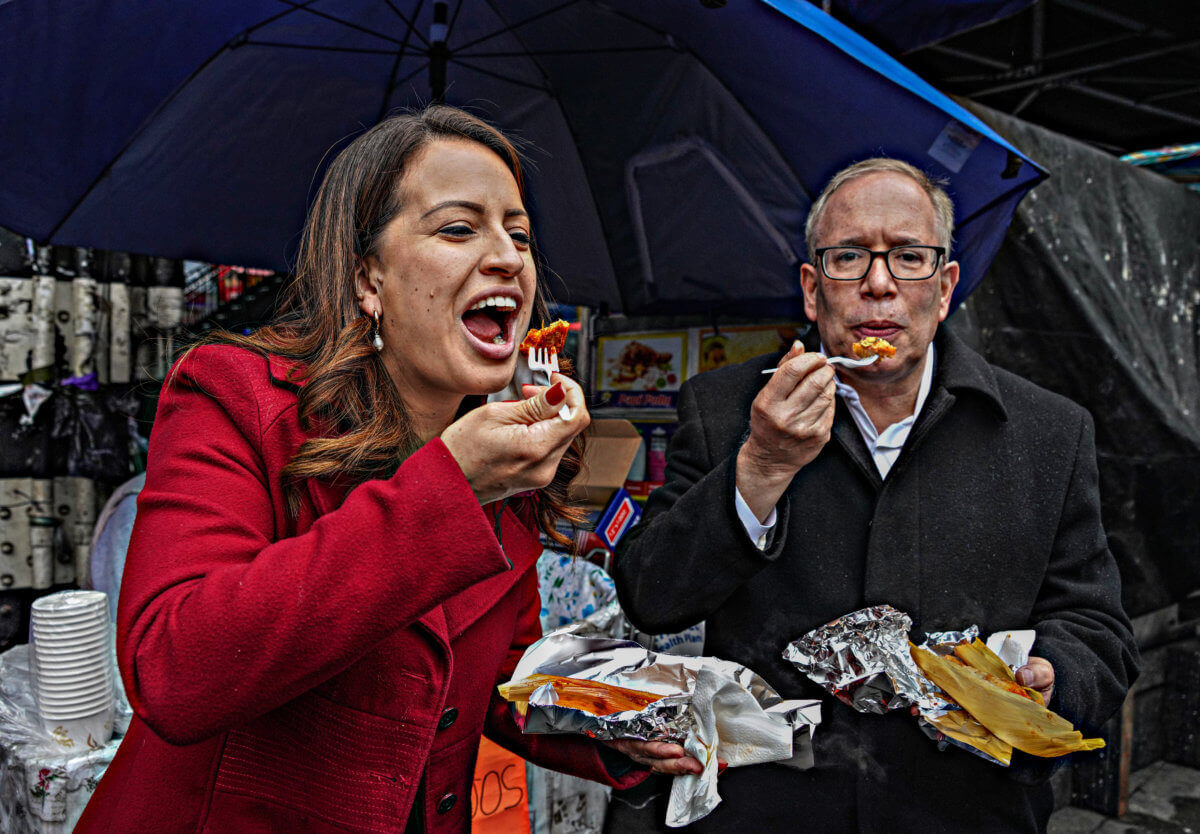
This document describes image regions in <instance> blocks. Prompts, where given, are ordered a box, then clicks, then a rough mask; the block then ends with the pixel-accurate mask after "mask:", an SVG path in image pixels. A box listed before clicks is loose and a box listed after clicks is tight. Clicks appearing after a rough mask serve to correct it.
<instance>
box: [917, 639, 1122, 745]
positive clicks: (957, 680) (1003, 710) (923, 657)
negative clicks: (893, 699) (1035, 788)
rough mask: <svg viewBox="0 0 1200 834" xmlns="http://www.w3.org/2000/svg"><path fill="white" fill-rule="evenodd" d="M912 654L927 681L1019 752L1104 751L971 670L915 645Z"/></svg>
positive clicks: (1101, 741)
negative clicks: (935, 685)
mask: <svg viewBox="0 0 1200 834" xmlns="http://www.w3.org/2000/svg"><path fill="white" fill-rule="evenodd" d="M985 648H986V647H985ZM910 652H911V654H912V658H913V662H914V663H916V664H917V667H918V668H919V669H920V670H921V672H922V673H923V674H924V675H925V676H926V677H927V678H929V679H930V680H931V681H933V682H934V683H935V684H937V685H938V686H939V687H940V688H941V689H942V690H944V691H945V692H946V694H948V695H949V696H950V697H951V698H953V699H954V700H955V701H956V702H957V703H958V705H959V706H961V707H962V708H963V709H964V710H966V711H967V712H969V713H970V714H971V715H972V716H973V717H974V718H975V719H976V720H977V721H978V722H979V723H980V724H982V725H983V726H984V727H986V728H987V729H988V730H990V731H991V732H992V733H993V734H994V735H995V736H996V737H997V738H999V739H1000V740H1001V741H1004V742H1007V743H1008V744H1011V745H1012V746H1013V747H1014V748H1016V749H1017V750H1021V751H1024V752H1026V753H1029V754H1031V755H1034V756H1042V757H1045V758H1051V757H1054V756H1064V755H1066V754H1067V753H1074V752H1077V751H1080V750H1096V749H1098V748H1101V747H1103V746H1104V739H1100V738H1084V737H1083V734H1082V733H1080V732H1079V731H1077V730H1076V729H1075V728H1074V727H1072V726H1071V723H1070V722H1069V721H1067V720H1066V719H1065V718H1063V717H1062V716H1060V715H1057V714H1055V713H1053V712H1051V711H1050V710H1048V709H1046V708H1045V707H1044V706H1042V705H1041V704H1039V703H1037V702H1035V701H1032V700H1029V699H1028V698H1025V697H1022V696H1021V695H1017V694H1015V693H1013V692H1010V691H1008V690H1007V689H1003V688H1000V687H998V686H995V685H994V684H992V683H990V682H989V681H988V680H987V679H985V678H984V677H983V676H982V675H981V674H979V673H978V672H977V671H976V670H974V669H972V668H970V667H967V666H960V665H958V664H957V663H954V662H952V661H950V660H947V659H946V658H944V657H940V656H939V655H936V654H934V653H933V652H930V651H927V650H925V649H921V648H918V647H916V646H910ZM968 655H969V656H970V655H971V651H970V650H968ZM983 662H985V663H987V661H983Z"/></svg>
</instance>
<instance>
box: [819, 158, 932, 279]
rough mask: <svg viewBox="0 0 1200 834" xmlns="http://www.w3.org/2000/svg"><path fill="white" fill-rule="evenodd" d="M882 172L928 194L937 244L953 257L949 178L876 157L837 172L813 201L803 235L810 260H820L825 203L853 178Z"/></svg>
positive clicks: (890, 159) (894, 160) (897, 160)
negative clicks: (910, 182) (898, 176)
mask: <svg viewBox="0 0 1200 834" xmlns="http://www.w3.org/2000/svg"><path fill="white" fill-rule="evenodd" d="M881 173H889V174H902V175H903V176H906V177H908V178H909V179H911V180H913V181H914V182H915V183H916V184H917V185H919V186H921V190H922V191H924V192H925V193H926V194H927V195H928V196H929V200H930V202H932V203H933V216H934V224H935V227H936V229H937V236H938V245H939V246H944V247H946V260H949V259H950V244H951V243H952V242H953V235H954V202H953V201H952V200H951V199H950V195H949V194H947V193H946V189H945V188H944V187H943V186H945V185H946V184H947V183H946V181H945V180H938V179H934V178H933V177H931V176H929V175H928V174H926V173H925V172H924V171H922V170H921V169H920V168H918V167H916V166H915V165H909V164H908V163H907V162H904V161H902V160H899V159H892V158H890V157H886V156H877V157H875V158H873V159H864V160H863V161H862V162H855V163H854V164H853V165H851V166H849V167H847V168H843V169H842V170H840V171H838V172H837V173H836V174H834V175H833V178H832V179H830V180H829V182H828V183H827V184H826V186H825V189H824V190H823V191H822V192H821V195H820V196H819V197H817V199H816V202H814V203H813V204H812V208H810V209H809V210H808V220H807V221H805V223H804V238H805V241H806V242H807V244H808V262H809V263H811V264H815V263H816V262H817V252H816V249H817V242H816V240H817V227H818V226H820V225H821V217H822V215H824V214H825V206H826V205H827V204H828V203H829V197H830V196H831V195H832V194H833V192H835V191H837V190H838V189H839V188H841V187H842V186H843V185H845V184H846V183H848V182H850V181H851V180H856V179H858V178H859V177H865V176H867V174H881Z"/></svg>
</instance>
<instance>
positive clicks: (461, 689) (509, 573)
mask: <svg viewBox="0 0 1200 834" xmlns="http://www.w3.org/2000/svg"><path fill="white" fill-rule="evenodd" d="M289 368H290V364H289V363H287V362H285V361H283V360H279V359H277V358H274V357H272V358H271V359H269V360H268V359H266V358H264V357H262V356H260V355H257V354H255V353H253V352H250V351H246V350H242V349H239V348H231V347H225V346H209V347H203V348H200V349H199V350H197V351H195V352H194V353H192V354H191V356H190V357H189V358H188V359H187V360H186V361H185V362H184V363H182V364H181V365H179V366H177V368H176V373H175V378H174V379H175V381H174V385H173V386H168V387H166V388H165V389H164V392H163V395H162V399H161V401H160V403H159V407H158V417H157V419H156V421H155V425H154V433H153V436H152V438H151V442H150V458H149V459H150V468H149V471H148V473H147V479H146V486H145V489H144V490H143V491H142V493H141V495H140V497H139V499H138V514H137V523H136V526H135V527H134V531H133V539H132V541H131V543H130V551H129V556H128V559H127V563H126V567H125V576H124V579H123V581H122V587H121V596H120V607H119V612H118V623H117V625H118V645H117V648H118V657H119V660H120V667H121V674H122V677H123V680H124V682H125V687H126V691H127V693H128V695H129V700H130V703H131V704H132V705H133V709H134V712H135V717H134V719H133V723H132V725H131V727H130V729H129V733H128V734H127V735H126V737H125V739H124V741H122V743H121V746H120V749H119V750H118V751H117V755H116V757H115V758H114V759H113V762H112V764H111V765H110V767H109V768H108V771H107V773H106V774H105V776H104V778H103V779H102V780H101V782H100V785H99V787H98V788H97V790H96V792H95V794H94V796H93V797H92V800H91V802H90V803H89V805H88V807H87V809H86V812H85V813H84V815H83V818H82V819H81V821H80V822H79V825H78V827H77V828H76V829H75V830H76V832H78V834H95V833H96V832H111V834H132V833H133V832H153V834H170V832H212V833H213V834H255V832H287V834H298V833H299V832H334V831H336V832H345V831H359V832H402V831H403V830H404V827H405V824H406V822H407V820H408V818H409V812H410V810H411V809H412V807H413V804H414V802H415V801H420V802H421V803H422V804H421V806H420V813H421V814H423V816H424V821H425V826H426V829H427V830H428V831H431V832H451V831H453V832H462V831H467V830H469V828H470V814H471V810H470V796H471V781H472V776H473V771H474V766H475V757H476V753H477V750H478V746H479V737H480V734H481V733H482V732H487V734H488V735H489V737H491V738H493V739H494V740H496V741H497V742H499V743H501V744H503V745H504V746H506V747H508V748H510V749H512V750H514V751H515V752H517V753H519V754H520V755H522V756H525V757H526V758H528V759H530V760H532V761H535V762H538V763H539V764H542V765H545V766H547V767H551V768H555V769H558V770H563V771H568V772H572V773H575V774H578V775H581V776H586V777H588V778H592V779H596V780H598V781H602V782H605V783H606V784H610V785H613V786H616V787H627V786H629V785H632V784H634V783H636V782H638V781H640V779H641V778H643V777H644V775H645V774H644V772H643V771H639V770H634V771H631V772H630V773H628V774H626V775H625V776H624V777H623V778H621V779H616V780H614V779H613V778H612V777H611V776H610V775H609V773H608V771H607V770H606V769H605V768H604V766H603V763H602V761H601V759H600V757H599V755H598V752H597V747H596V745H595V744H594V742H591V741H590V740H588V739H585V738H582V737H567V736H522V735H521V733H520V732H519V731H518V730H517V728H516V726H515V725H514V723H513V722H512V719H511V717H510V714H509V711H508V709H507V706H506V705H505V703H504V702H503V701H501V700H500V698H499V696H498V695H497V694H496V692H495V685H496V683H497V682H498V681H501V680H504V679H506V678H507V675H508V674H509V672H511V670H512V668H513V667H514V665H515V664H516V661H517V659H518V658H519V657H520V655H521V652H522V650H523V649H524V647H525V646H527V645H529V644H530V643H531V642H532V641H534V640H536V639H537V638H538V637H539V636H540V633H541V631H540V627H539V624H538V611H539V610H540V602H539V599H538V591H537V574H536V572H535V569H534V564H535V561H536V559H537V556H538V554H539V553H540V551H541V546H540V545H539V542H538V537H537V535H536V534H535V532H534V531H533V529H531V528H532V524H531V519H530V518H528V517H524V518H523V517H519V516H518V515H517V514H514V512H513V511H512V510H511V509H506V510H505V511H504V512H503V513H502V515H501V518H500V520H499V524H500V527H499V529H500V534H501V535H500V539H499V540H497V536H496V533H495V532H494V531H495V528H496V519H495V517H494V515H493V513H494V507H492V506H488V507H481V506H480V505H479V501H478V500H477V499H476V497H475V494H474V493H473V492H472V491H471V488H470V487H469V486H468V484H467V481H466V478H465V477H464V476H463V474H462V471H461V470H460V469H459V467H458V464H457V463H456V462H455V460H454V458H453V457H451V455H450V453H449V452H448V451H447V449H446V447H445V446H444V445H443V444H442V442H441V441H440V440H438V439H434V440H432V441H430V442H429V443H427V444H425V446H424V447H422V448H421V449H420V450H419V451H418V452H416V453H415V454H414V455H412V456H411V457H410V458H408V460H406V461H405V462H404V463H403V464H402V465H401V466H400V468H399V469H398V471H397V472H396V474H395V475H394V476H393V477H392V478H390V479H388V480H376V481H370V482H368V483H365V484H362V485H360V486H358V487H357V488H355V489H353V490H350V491H349V494H347V493H346V490H345V489H344V488H338V487H337V486H331V485H329V484H327V483H319V482H314V481H310V482H308V484H307V485H306V489H305V491H304V494H303V500H302V502H301V507H300V512H299V515H298V517H297V516H296V515H293V514H291V513H289V512H288V509H287V502H286V499H285V496H284V491H283V483H282V480H281V478H280V470H281V469H282V468H283V467H284V466H285V465H286V464H287V463H288V461H290V460H291V459H292V457H293V456H294V455H295V453H296V451H297V450H298V449H299V447H300V444H301V443H302V442H303V441H304V440H305V439H306V438H307V437H309V436H311V435H310V434H307V433H305V432H304V431H303V430H302V429H301V428H300V424H299V420H298V418H297V414H296V390H297V389H296V387H295V386H294V385H291V384H289V383H288V382H286V376H287V371H288V370H289ZM500 542H503V546H502V545H501V543H500ZM510 563H511V564H510ZM422 783H423V784H424V790H423V791H420V792H418V790H417V789H418V786H419V785H421V784H422Z"/></svg>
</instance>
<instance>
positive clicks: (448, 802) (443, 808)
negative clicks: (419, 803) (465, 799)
mask: <svg viewBox="0 0 1200 834" xmlns="http://www.w3.org/2000/svg"><path fill="white" fill-rule="evenodd" d="M456 802H458V797H457V796H455V795H454V794H452V793H448V794H446V795H445V796H443V797H442V798H441V799H439V800H438V804H437V812H438V813H439V814H448V813H450V809H451V808H453V807H454V803H456Z"/></svg>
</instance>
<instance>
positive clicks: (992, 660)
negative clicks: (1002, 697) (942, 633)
mask: <svg viewBox="0 0 1200 834" xmlns="http://www.w3.org/2000/svg"><path fill="white" fill-rule="evenodd" d="M954 654H955V656H957V657H958V659H959V660H961V661H962V662H963V663H965V664H967V665H968V666H970V667H971V668H972V669H974V670H975V671H977V672H981V673H983V674H984V675H992V676H993V677H995V678H998V680H993V681H989V682H990V683H992V684H995V685H996V686H999V687H1000V688H1002V689H1007V690H1008V691H1009V692H1012V693H1013V694H1014V695H1021V696H1023V697H1026V698H1029V699H1030V700H1032V701H1036V702H1037V703H1038V704H1039V705H1040V706H1045V705H1046V701H1045V699H1044V698H1042V693H1040V692H1038V691H1037V690H1036V689H1031V688H1030V687H1028V686H1021V684H1019V683H1017V678H1016V676H1015V675H1014V674H1013V671H1012V669H1009V668H1008V664H1007V663H1005V662H1004V661H1003V660H1001V659H1000V656H999V655H998V654H996V653H995V652H994V651H992V650H991V649H989V648H988V647H987V644H986V643H984V642H983V641H982V640H975V641H973V642H971V643H960V644H959V645H957V646H955V647H954Z"/></svg>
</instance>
